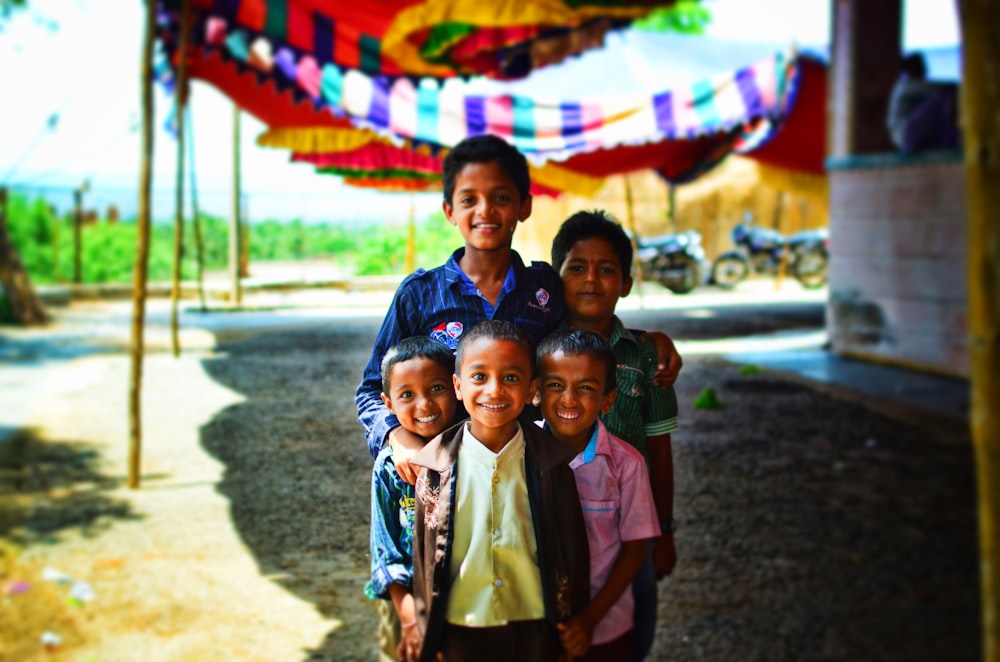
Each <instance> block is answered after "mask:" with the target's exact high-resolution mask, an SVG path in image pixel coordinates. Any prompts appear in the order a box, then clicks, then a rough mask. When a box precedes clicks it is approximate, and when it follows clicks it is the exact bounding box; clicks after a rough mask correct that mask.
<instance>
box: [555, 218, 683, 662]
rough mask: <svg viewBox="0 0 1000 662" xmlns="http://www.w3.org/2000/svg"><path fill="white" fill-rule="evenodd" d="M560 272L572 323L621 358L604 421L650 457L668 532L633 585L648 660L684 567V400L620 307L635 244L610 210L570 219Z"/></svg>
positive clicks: (641, 653)
mask: <svg viewBox="0 0 1000 662" xmlns="http://www.w3.org/2000/svg"><path fill="white" fill-rule="evenodd" d="M552 267H553V268H554V269H555V270H556V271H558V272H559V275H560V276H561V278H562V281H563V286H564V288H565V291H566V308H567V323H568V324H569V326H572V327H577V328H581V329H589V330H591V331H595V332H597V333H599V334H601V335H602V336H604V337H605V338H607V339H608V341H609V342H610V343H611V347H612V349H613V350H614V353H615V356H616V358H617V360H618V372H617V379H618V397H617V399H616V400H615V402H614V404H613V405H612V406H611V410H610V411H609V412H608V413H607V414H606V415H603V416H602V417H601V419H602V421H603V422H604V425H605V427H607V429H608V431H609V432H611V434H613V435H615V436H616V437H618V438H620V439H623V440H624V441H626V442H628V443H630V444H631V445H633V446H634V447H635V448H636V449H637V450H638V451H639V452H640V453H642V454H643V457H645V459H646V466H647V467H648V469H649V477H650V482H651V485H652V488H653V501H654V503H655V504H656V512H657V515H658V516H659V519H660V530H661V532H662V533H661V535H660V537H659V538H656V539H655V540H654V545H653V552H652V558H651V559H647V563H646V564H645V567H644V568H643V570H640V572H639V576H638V577H636V580H635V582H634V583H633V593H634V597H635V630H634V632H635V635H636V659H637V660H642V659H645V657H646V655H647V654H648V653H649V651H650V649H651V647H652V644H653V637H654V635H655V631H656V582H657V580H658V579H662V578H663V577H665V576H666V575H668V574H670V572H671V571H672V570H673V568H674V565H675V564H676V562H677V550H676V548H675V547H674V537H673V530H674V524H673V522H674V520H673V517H674V516H673V512H674V462H673V450H672V447H671V444H670V433H671V432H673V431H674V430H676V429H677V396H676V395H675V394H674V389H673V387H672V386H666V387H663V386H656V385H655V384H654V383H653V374H654V373H655V372H656V363H657V359H656V348H655V347H654V346H653V343H652V341H650V340H649V339H648V338H647V337H646V336H645V335H636V334H633V333H631V332H630V331H629V330H628V329H626V328H625V325H624V324H622V322H621V320H620V319H618V316H617V315H615V306H616V305H617V304H618V299H620V298H621V297H624V296H628V294H629V292H630V291H631V289H632V277H631V275H630V274H631V270H632V242H631V241H630V240H629V238H628V235H626V234H625V231H624V230H623V229H622V227H621V225H619V224H618V223H617V222H616V221H615V220H614V219H613V218H611V217H610V215H609V214H607V213H606V212H604V211H600V210H594V211H581V212H577V213H576V214H574V215H573V216H570V217H569V218H568V219H566V221H565V222H564V223H563V224H562V227H560V229H559V232H558V233H557V234H556V236H555V239H553V241H552Z"/></svg>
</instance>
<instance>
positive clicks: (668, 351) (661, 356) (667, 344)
mask: <svg viewBox="0 0 1000 662" xmlns="http://www.w3.org/2000/svg"><path fill="white" fill-rule="evenodd" d="M646 336H648V337H649V339H650V340H652V341H653V345H655V346H656V372H655V373H654V374H653V383H654V384H656V385H657V386H670V385H671V384H673V383H674V382H675V381H677V377H678V375H680V374H681V368H683V367H684V360H683V359H681V355H680V354H678V353H677V348H676V347H675V346H674V341H673V340H671V339H670V336H668V335H666V334H665V333H660V332H659V331H648V332H647V333H646Z"/></svg>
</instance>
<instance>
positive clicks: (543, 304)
mask: <svg viewBox="0 0 1000 662" xmlns="http://www.w3.org/2000/svg"><path fill="white" fill-rule="evenodd" d="M549 298H550V297H549V293H548V290H546V289H545V288H544V287H540V288H538V291H537V292H535V301H537V302H538V303H534V302H531V301H529V302H528V307H529V308H537V309H538V310H541V311H542V312H544V313H547V312H549V308H548V307H547V305H548V303H549Z"/></svg>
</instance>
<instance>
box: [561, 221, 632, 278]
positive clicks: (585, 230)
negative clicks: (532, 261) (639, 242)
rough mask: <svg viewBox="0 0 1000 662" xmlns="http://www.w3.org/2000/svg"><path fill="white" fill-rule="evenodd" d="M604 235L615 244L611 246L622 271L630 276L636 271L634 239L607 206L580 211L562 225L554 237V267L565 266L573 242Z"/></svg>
mask: <svg viewBox="0 0 1000 662" xmlns="http://www.w3.org/2000/svg"><path fill="white" fill-rule="evenodd" d="M595 237H596V238H598V239H603V240H604V241H606V242H608V244H610V245H611V250H613V251H614V252H615V255H617V256H618V262H619V263H620V266H621V269H622V273H623V274H624V275H625V276H629V275H631V273H632V240H631V239H629V238H628V235H627V234H625V230H624V229H623V228H622V226H621V224H620V223H619V222H618V221H616V220H615V218H614V216H612V215H611V214H609V213H608V212H606V211H604V210H603V209H594V210H593V211H578V212H576V213H575V214H573V215H572V216H570V217H569V218H567V219H566V220H565V221H563V224H562V225H561V226H560V227H559V232H557V233H556V236H555V238H554V239H553V240H552V268H553V269H555V270H556V271H559V270H560V269H562V265H563V262H565V261H566V256H567V255H569V251H570V249H572V248H573V244H575V243H576V242H578V241H583V240H585V239H593V238H595Z"/></svg>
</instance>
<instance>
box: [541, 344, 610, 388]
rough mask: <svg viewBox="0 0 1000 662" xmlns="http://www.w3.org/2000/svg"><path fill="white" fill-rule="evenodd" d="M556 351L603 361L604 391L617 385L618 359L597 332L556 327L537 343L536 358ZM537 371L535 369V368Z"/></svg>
mask: <svg viewBox="0 0 1000 662" xmlns="http://www.w3.org/2000/svg"><path fill="white" fill-rule="evenodd" d="M558 351H562V353H563V354H566V355H568V356H592V357H594V358H595V359H598V360H600V361H603V362H604V393H605V394H608V393H610V392H611V391H613V390H614V389H615V388H616V387H617V386H618V379H617V377H616V374H617V372H618V359H617V358H616V357H615V352H614V350H612V349H611V343H609V342H608V341H607V339H606V338H605V337H604V336H602V335H601V334H599V333H595V332H593V331H589V330H587V329H575V328H570V327H563V328H561V329H556V330H555V331H553V332H552V333H550V334H549V335H547V336H545V338H543V339H542V342H540V343H539V344H538V352H537V353H536V360H537V361H538V363H539V364H541V362H542V359H543V358H544V357H546V356H551V355H553V354H555V353H556V352H558ZM536 371H537V369H536Z"/></svg>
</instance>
